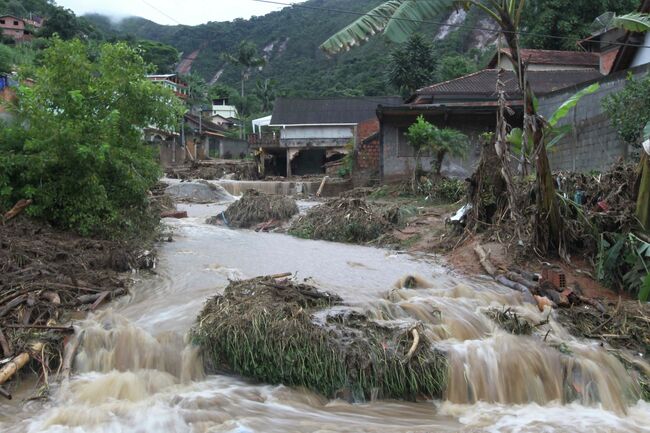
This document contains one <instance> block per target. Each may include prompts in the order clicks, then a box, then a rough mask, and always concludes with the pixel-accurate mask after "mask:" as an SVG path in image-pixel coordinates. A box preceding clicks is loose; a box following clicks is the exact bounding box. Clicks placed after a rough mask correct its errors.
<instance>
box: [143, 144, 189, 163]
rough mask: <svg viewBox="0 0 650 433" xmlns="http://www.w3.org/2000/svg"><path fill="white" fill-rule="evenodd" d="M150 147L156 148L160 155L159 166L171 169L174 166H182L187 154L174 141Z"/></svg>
mask: <svg viewBox="0 0 650 433" xmlns="http://www.w3.org/2000/svg"><path fill="white" fill-rule="evenodd" d="M152 146H157V147H158V149H159V153H160V165H162V166H163V167H173V166H176V165H183V164H184V163H185V158H186V157H187V152H186V150H185V148H184V147H181V146H180V145H178V144H177V143H176V142H174V141H163V142H159V143H154V144H152Z"/></svg>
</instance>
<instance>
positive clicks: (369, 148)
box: [357, 119, 379, 170]
mask: <svg viewBox="0 0 650 433" xmlns="http://www.w3.org/2000/svg"><path fill="white" fill-rule="evenodd" d="M378 131H379V120H377V119H370V120H367V121H365V122H362V123H359V125H358V126H357V143H359V145H358V148H357V168H358V169H360V170H379V139H378V138H377V139H375V140H372V141H370V142H367V143H366V144H364V143H363V140H365V139H366V138H368V137H370V136H371V135H372V134H374V133H376V132H378Z"/></svg>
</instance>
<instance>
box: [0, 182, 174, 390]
mask: <svg viewBox="0 0 650 433" xmlns="http://www.w3.org/2000/svg"><path fill="white" fill-rule="evenodd" d="M163 191H164V185H158V186H157V188H154V191H152V195H151V196H150V199H151V200H150V202H151V204H150V209H149V211H148V212H149V213H150V214H151V216H150V218H151V219H152V220H153V219H158V218H159V217H160V214H161V213H163V212H165V211H169V210H170V209H171V208H172V207H173V203H171V201H170V200H169V198H168V197H166V196H165V195H164V193H163ZM26 203H27V202H26ZM26 207H28V204H27V206H26ZM15 209H17V208H15ZM24 209H25V207H22V208H21V209H20V213H18V212H14V213H13V214H12V213H11V212H9V213H8V214H7V215H10V216H11V218H7V215H5V221H3V223H2V224H0V353H1V355H2V360H1V361H0V395H2V396H3V397H4V398H8V399H11V398H12V392H13V390H14V388H16V387H17V386H19V384H20V382H21V380H20V378H24V377H25V376H29V375H30V374H36V375H37V376H38V377H39V380H40V382H41V387H40V388H39V389H38V392H37V395H34V396H32V397H36V398H42V397H44V396H46V395H47V393H48V389H49V386H50V380H51V379H50V378H52V377H56V378H57V379H58V378H60V377H66V376H67V375H69V374H70V371H71V368H72V365H71V364H72V357H66V356H64V353H65V352H66V350H68V351H69V349H70V348H69V347H68V346H69V344H68V343H69V341H70V336H72V335H73V334H74V332H75V330H74V327H73V324H74V323H75V322H76V321H79V320H82V319H83V318H85V316H86V315H87V314H88V313H91V312H93V311H96V310H98V309H99V308H101V307H102V306H104V305H105V304H108V303H109V302H111V301H114V300H116V299H117V298H119V297H121V296H124V295H126V294H128V293H129V290H130V287H131V285H132V282H133V278H132V276H133V274H134V273H136V272H139V271H141V270H149V269H154V268H155V267H156V254H155V250H154V248H155V247H154V243H155V242H156V241H157V240H158V239H157V238H158V230H157V229H155V230H153V231H151V232H140V233H139V234H138V236H137V238H136V237H134V238H129V239H122V240H108V239H100V238H89V237H83V236H80V235H78V234H75V233H72V232H69V231H62V230H58V229H55V228H53V227H51V226H50V225H48V224H47V223H45V222H43V221H38V220H34V219H32V218H30V217H28V216H27V215H26V214H25V213H24V212H22V211H23V210H24ZM72 352H73V351H72Z"/></svg>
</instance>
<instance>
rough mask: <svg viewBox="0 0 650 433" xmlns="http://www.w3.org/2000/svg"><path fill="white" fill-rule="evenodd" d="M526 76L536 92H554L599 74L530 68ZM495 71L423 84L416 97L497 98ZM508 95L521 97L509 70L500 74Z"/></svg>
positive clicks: (514, 76) (541, 93)
mask: <svg viewBox="0 0 650 433" xmlns="http://www.w3.org/2000/svg"><path fill="white" fill-rule="evenodd" d="M527 76H528V80H529V81H530V84H531V86H532V87H533V91H534V92H535V93H536V94H537V95H544V94H546V93H550V92H554V91H556V90H560V89H563V88H566V87H570V86H573V85H576V84H580V83H583V82H586V81H589V80H594V79H597V78H600V77H602V74H600V72H598V71H596V70H584V71H583V70H573V71H529V72H528V74H527ZM497 77H498V71H497V70H496V69H484V70H482V71H478V72H475V73H473V74H469V75H466V76H464V77H460V78H456V79H455V80H450V81H445V82H442V83H438V84H434V85H432V86H429V87H424V88H422V89H419V90H418V91H417V92H416V99H417V97H422V96H432V97H434V98H435V99H446V98H448V99H468V98H496V84H497ZM502 80H503V83H504V84H505V91H506V94H507V96H508V98H509V99H521V98H522V95H521V92H520V91H519V86H518V85H517V77H516V75H515V73H514V72H512V71H504V72H503V75H502Z"/></svg>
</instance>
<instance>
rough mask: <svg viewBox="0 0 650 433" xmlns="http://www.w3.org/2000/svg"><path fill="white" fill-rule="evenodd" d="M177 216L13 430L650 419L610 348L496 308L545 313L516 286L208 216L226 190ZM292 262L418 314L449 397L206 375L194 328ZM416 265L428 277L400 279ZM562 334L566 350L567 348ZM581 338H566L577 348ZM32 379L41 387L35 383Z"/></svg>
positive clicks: (406, 426) (373, 303) (442, 426)
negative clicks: (509, 326)
mask: <svg viewBox="0 0 650 433" xmlns="http://www.w3.org/2000/svg"><path fill="white" fill-rule="evenodd" d="M183 209H186V210H188V211H189V213H190V218H188V219H186V220H170V221H169V225H170V226H171V227H172V228H173V229H174V231H175V241H174V242H172V243H169V244H164V245H161V251H160V253H161V254H160V262H159V264H158V267H157V272H158V273H157V275H154V276H141V277H139V278H140V280H139V281H137V283H136V285H135V287H134V288H133V290H132V294H131V295H130V296H128V297H125V298H122V299H120V300H118V301H117V302H115V303H113V304H112V305H111V307H110V308H108V309H107V310H105V311H102V312H99V313H97V314H95V315H93V316H91V317H89V318H88V319H87V320H85V321H83V322H80V323H78V324H77V327H78V330H79V332H78V334H77V335H78V336H79V338H81V339H82V340H81V345H80V349H79V352H78V354H77V357H76V360H75V368H76V374H75V375H74V376H73V377H72V379H71V380H70V381H68V382H65V383H63V384H60V385H56V386H55V387H53V389H52V399H51V400H50V401H47V402H29V403H27V404H25V405H19V404H16V403H12V404H11V405H9V404H7V403H6V402H0V431H7V432H75V433H77V432H79V433H80V432H106V433H109V432H111V433H112V432H143V433H144V432H147V433H149V432H151V433H153V432H206V433H207V432H387V433H388V432H468V433H469V432H513V433H515V432H535V433H537V432H558V433H560V432H567V433H568V432H603V433H605V432H646V431H650V405H648V404H647V403H644V402H638V401H637V400H638V395H637V391H638V389H637V388H638V387H637V384H635V383H634V381H633V380H632V379H631V378H630V377H629V376H628V375H627V373H626V372H625V371H624V370H623V369H622V366H621V365H620V363H619V362H618V361H617V360H616V359H615V358H614V357H613V356H611V355H610V354H609V353H607V351H606V350H604V349H603V348H601V347H598V346H597V345H594V344H591V343H589V342H582V341H578V340H575V339H572V338H571V337H570V336H568V335H567V334H566V333H565V332H564V331H563V330H562V329H561V327H560V326H559V325H558V324H557V323H555V322H554V321H553V320H552V318H551V320H550V322H549V324H548V325H544V326H541V327H540V330H539V332H541V333H546V331H548V330H550V331H551V332H550V333H549V338H548V344H543V343H541V342H540V340H541V339H540V338H536V337H519V336H512V335H509V334H507V333H505V332H504V331H501V330H500V329H499V328H498V327H497V326H496V325H495V324H494V323H493V322H491V321H490V320H489V319H487V318H486V317H485V316H484V315H483V314H482V311H484V310H485V309H487V308H490V307H498V308H502V307H503V306H504V305H508V306H510V307H511V308H513V309H516V310H517V311H518V313H519V314H520V315H521V316H523V317H528V318H530V319H531V320H533V321H535V322H542V321H543V320H544V319H546V318H547V315H548V311H546V312H539V311H538V310H536V309H535V308H532V307H530V306H527V305H525V304H524V303H523V302H522V301H521V299H520V298H519V296H518V294H515V293H513V292H512V291H509V290H508V289H503V288H500V287H497V286H495V285H494V284H493V283H491V282H486V281H484V280H481V279H466V278H461V277H459V276H457V275H455V274H454V273H452V272H449V271H448V270H447V269H445V268H444V267H441V266H439V265H437V264H434V263H431V262H429V261H426V260H423V259H417V258H413V257H409V256H407V255H401V254H396V253H394V252H390V251H386V250H382V249H375V248H366V247H359V246H348V245H339V244H333V243H327V242H317V241H305V240H300V239H295V238H291V237H288V236H285V235H279V234H260V233H255V232H251V231H232V230H229V229H227V228H224V227H215V226H208V225H205V224H204V223H203V222H204V220H205V218H206V217H208V216H212V215H214V214H216V213H218V212H220V211H221V210H223V209H224V205H223V204H221V205H185V206H184V207H183ZM283 272H292V273H295V274H296V275H297V278H298V279H300V280H303V279H308V281H310V282H312V283H313V284H315V285H317V286H318V287H320V288H322V289H326V290H331V291H334V292H336V293H338V294H340V295H341V296H342V297H343V298H344V299H345V300H346V301H347V302H348V303H349V304H351V305H352V306H353V307H354V308H357V309H359V310H361V311H364V312H366V313H367V314H368V315H369V317H372V318H373V319H375V320H392V321H404V322H413V323H415V322H418V323H419V324H420V325H421V329H423V332H424V333H426V336H427V337H428V340H429V341H433V342H434V343H433V344H434V345H435V346H436V347H438V348H440V349H443V350H445V351H446V352H447V353H448V354H449V359H450V372H449V385H448V388H447V390H446V392H445V396H444V401H437V402H432V401H422V402H418V403H411V402H401V401H376V402H368V403H363V404H350V403H348V402H344V401H340V400H327V399H325V398H323V397H321V396H318V395H315V394H313V393H311V392H309V391H305V390H300V389H291V388H287V387H284V386H272V385H265V384H256V383H251V382H249V381H246V380H243V379H240V378H234V377H230V376H224V375H217V376H212V375H206V374H205V373H204V371H203V368H202V360H201V357H200V354H199V353H198V351H197V350H196V348H193V347H192V346H191V345H188V344H187V341H186V338H185V335H186V333H187V331H188V330H189V329H190V327H191V326H192V324H193V322H194V319H195V317H196V316H197V314H198V312H199V310H200V309H201V307H202V304H203V302H204V301H205V300H206V299H207V298H208V297H210V296H212V295H215V294H217V293H220V292H221V291H222V290H223V288H224V287H225V286H226V285H227V283H228V280H229V279H235V278H249V277H254V276H258V275H265V274H277V273H283ZM405 275H417V276H419V277H420V278H422V279H424V280H427V281H428V282H429V283H430V284H427V286H428V287H427V288H422V289H403V288H399V287H397V288H396V287H395V282H396V281H398V280H400V279H401V278H402V277H404V276H405ZM554 342H558V343H559V342H562V343H564V344H565V347H566V348H567V350H565V351H564V352H565V353H563V352H560V351H558V350H557V349H556V348H554V347H553V343H554ZM567 351H568V352H569V354H567V353H566V352H567ZM25 388H27V389H25V390H24V391H23V392H22V394H23V395H25V396H28V395H29V392H28V391H29V386H26V387H25Z"/></svg>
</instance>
